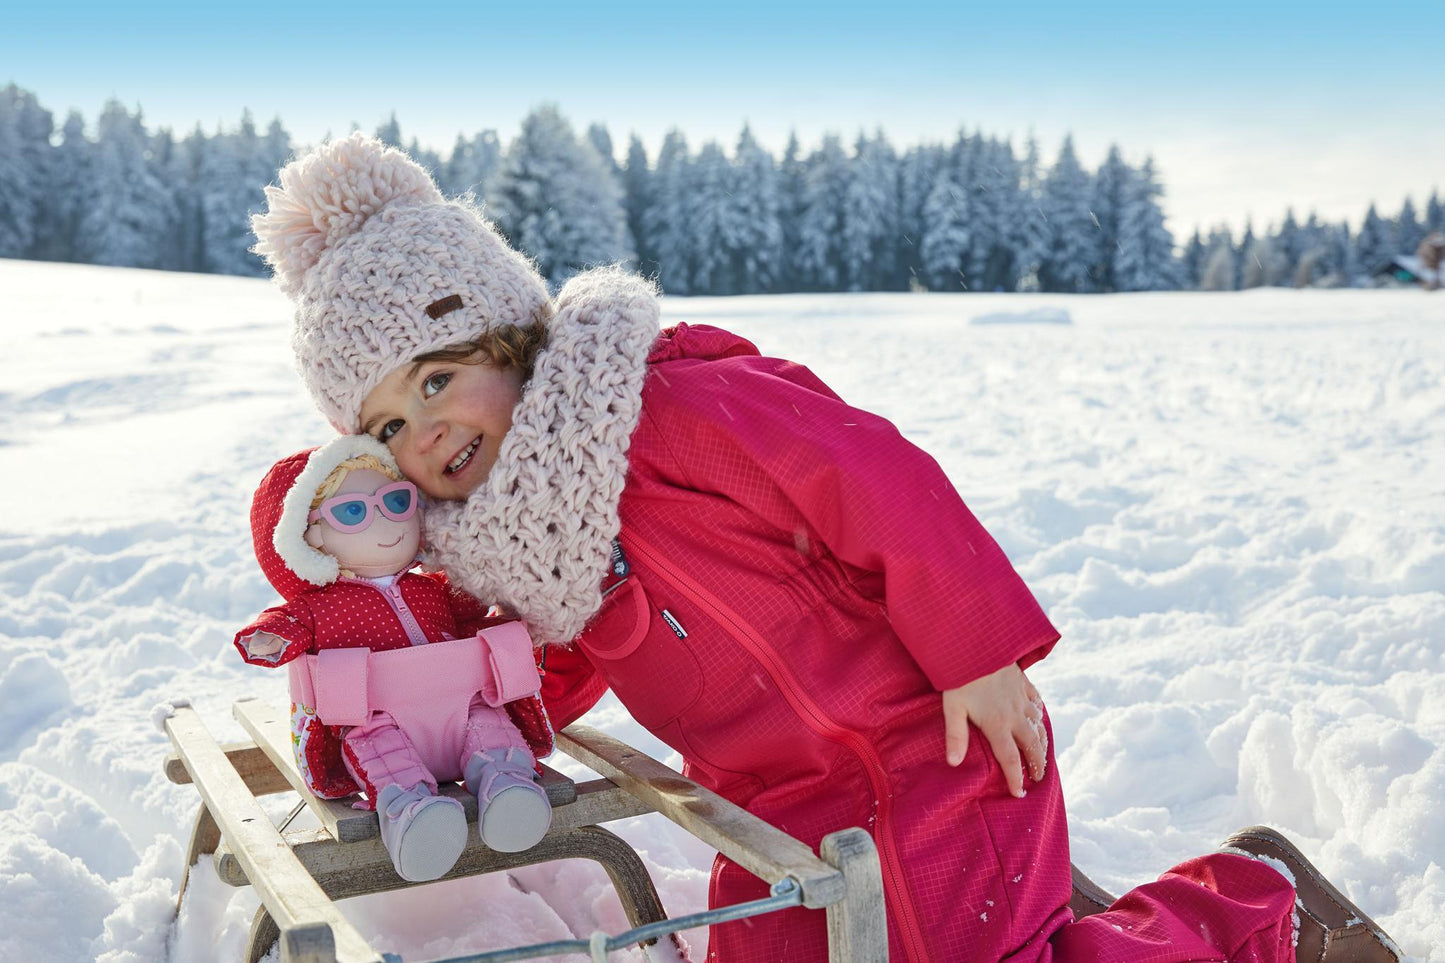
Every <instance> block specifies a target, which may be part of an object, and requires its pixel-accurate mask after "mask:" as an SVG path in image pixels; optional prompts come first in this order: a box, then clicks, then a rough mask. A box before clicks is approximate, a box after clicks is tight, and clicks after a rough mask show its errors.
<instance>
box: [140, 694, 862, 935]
mask: <svg viewBox="0 0 1445 963" xmlns="http://www.w3.org/2000/svg"><path fill="white" fill-rule="evenodd" d="M233 713H234V715H235V717H236V719H237V721H239V722H240V723H241V726H242V727H243V728H244V729H245V730H246V732H247V733H248V734H249V735H250V736H251V741H248V742H243V743H236V744H232V745H226V746H222V745H220V744H218V743H217V742H216V741H215V739H214V738H213V737H212V736H211V734H210V732H209V731H208V730H207V729H206V727H205V725H204V724H203V723H202V722H201V719H200V717H199V715H198V714H197V713H196V712H195V710H194V709H192V708H191V707H190V706H189V705H186V704H183V703H177V704H175V705H173V706H172V707H171V708H170V711H169V714H168V715H167V717H166V718H165V719H164V721H163V725H164V729H165V732H166V734H167V736H169V737H170V740H171V744H172V745H173V746H174V747H175V753H174V754H173V755H171V756H170V757H169V758H168V759H167V760H166V764H165V771H166V775H167V777H168V778H169V779H170V780H171V781H172V782H175V783H192V784H194V785H195V786H196V789H197V790H198V791H199V792H200V794H201V806H200V809H199V811H198V813H197V815H196V821H195V825H194V828H193V829H192V832H191V840H190V847H189V851H188V853H187V857H186V867H187V868H186V874H185V876H183V877H182V880H181V892H180V896H179V897H178V901H177V905H178V907H179V901H180V900H183V899H184V898H185V890H186V884H187V882H188V880H189V875H190V867H191V866H193V865H195V862H196V860H198V859H199V858H201V857H202V856H207V855H209V856H210V857H211V858H212V861H213V863H214V865H215V869H216V874H217V875H218V876H219V877H220V878H221V879H222V880H223V881H225V882H226V883H228V884H230V885H232V886H247V885H249V886H252V887H253V888H254V889H255V891H256V894H257V896H258V897H259V898H260V900H261V907H260V909H258V910H257V912H256V917H255V919H254V920H253V922H252V925H251V938H250V946H249V949H248V953H247V960H248V963H255V961H257V960H259V959H260V958H261V957H262V956H264V955H265V954H266V953H267V952H269V951H270V949H271V947H272V946H274V945H276V944H277V943H279V944H280V958H281V960H282V961H283V963H290V961H307V963H313V961H314V963H330V961H344V963H401V958H400V957H397V956H395V955H393V954H381V953H378V952H377V951H375V950H373V949H372V948H371V947H370V946H369V945H368V944H367V942H366V941H365V940H364V939H363V938H362V937H361V935H360V934H359V933H358V932H357V931H356V929H355V928H354V927H353V926H352V925H351V924H350V923H349V922H348V921H347V920H346V918H345V917H344V916H343V915H342V914H341V912H340V910H338V909H337V907H336V904H335V902H334V901H335V900H340V899H345V898H348V897H352V896H361V895H364V894H367V893H381V892H386V891H389V890H394V889H400V888H402V887H406V886H415V885H426V884H425V883H410V882H407V881H406V880H404V879H402V878H401V877H399V876H398V875H397V874H396V872H395V870H394V869H393V867H392V863H391V859H390V857H389V856H388V855H387V853H386V851H385V849H384V848H383V847H382V843H381V837H380V831H379V828H378V823H377V818H376V814H375V813H373V812H366V811H362V810H356V809H352V808H351V806H350V803H349V801H348V800H330V801H328V800H323V799H320V798H318V797H316V796H314V795H312V794H311V793H310V792H309V791H308V790H307V789H306V785H305V783H304V781H303V780H302V777H301V774H300V772H299V771H298V770H297V768H296V763H295V761H294V759H293V756H292V750H291V738H290V730H289V726H288V720H287V718H286V714H285V712H284V711H282V710H280V709H278V708H276V707H273V706H268V705H266V704H265V703H262V702H259V701H255V700H242V701H238V702H237V703H235V705H234V706H233ZM556 742H557V747H558V748H559V749H561V750H562V751H563V752H565V753H566V754H567V755H569V756H571V757H572V758H574V759H576V760H577V761H578V762H581V763H582V764H584V765H586V766H587V767H588V768H590V769H592V770H593V771H594V772H597V773H600V774H601V776H602V778H599V779H592V780H588V781H585V782H581V783H574V782H573V781H572V780H571V779H569V778H567V777H566V776H563V775H562V774H560V773H558V772H556V771H555V770H552V769H550V768H549V767H547V766H545V765H543V767H542V770H543V778H542V785H543V787H544V788H545V789H546V791H547V795H548V798H549V799H550V800H551V802H552V807H553V818H552V826H551V829H550V830H549V831H548V832H547V835H546V836H545V837H544V838H543V839H542V841H541V842H540V843H538V844H537V845H536V846H535V847H533V848H532V849H530V850H527V851H525V852H520V853H498V852H494V851H493V850H491V849H489V848H487V847H486V846H485V845H484V844H482V843H481V842H480V841H479V840H478V838H477V836H476V834H475V833H472V834H471V835H470V836H469V843H468V847H467V849H466V851H465V852H464V853H463V854H462V856H461V858H460V859H459V860H458V861H457V864H456V866H455V868H453V870H452V871H451V872H450V873H448V874H447V875H445V876H443V877H442V878H443V879H455V878H458V877H462V876H472V875H476V874H478V873H490V872H496V871H499V870H507V869H513V868H516V867H519V866H527V865H532V864H534V863H541V862H547V861H550V860H554V859H576V858H581V859H591V860H593V861H595V862H597V863H599V864H600V865H601V866H602V867H603V868H604V869H605V870H606V871H607V874H608V876H609V878H610V879H611V881H612V884H613V885H614V886H615V887H616V889H617V893H618V896H619V897H620V899H621V901H622V906H623V909H624V910H625V911H626V913H627V917H628V920H629V921H630V922H631V924H632V926H633V929H631V930H629V931H627V932H626V933H623V934H620V935H618V936H608V935H607V934H604V933H600V932H599V933H595V934H593V935H592V937H591V939H589V940H571V941H559V942H555V943H548V944H538V945H535V946H530V947H518V948H516V949H514V950H502V951H497V952H492V953H483V954H477V955H472V956H467V957H465V959H466V960H467V961H477V963H501V961H503V960H521V959H531V958H535V957H538V956H544V955H555V954H559V953H568V952H570V953H581V954H590V955H591V957H592V958H593V959H595V960H602V959H605V958H606V953H607V952H608V951H615V950H618V949H622V948H623V947H625V946H628V945H631V944H637V945H640V946H642V947H643V949H644V951H645V952H646V953H647V956H648V959H649V960H658V959H680V958H681V957H679V956H677V955H676V953H675V950H671V945H672V944H671V938H670V934H672V933H675V932H677V931H679V930H683V929H690V928H693V927H697V926H704V925H709V924H711V923H720V922H724V921H727V920H732V919H742V918H745V917H747V916H753V915H757V914H758V913H761V912H768V911H771V910H775V909H784V908H787V907H791V906H804V907H808V908H810V909H822V910H824V911H825V912H826V913H827V924H828V943H829V958H830V959H831V960H834V961H844V960H847V961H883V960H885V959H886V957H887V949H888V942H887V940H888V938H887V929H886V925H885V922H884V909H883V884H882V877H881V875H880V870H879V863H878V855H877V852H876V850H875V849H874V847H873V841H872V839H871V838H870V837H869V836H868V834H867V833H866V832H864V831H863V830H862V829H857V828H854V829H846V830H842V831H839V832H836V833H833V834H832V835H830V836H828V837H826V838H825V839H824V840H823V843H822V846H821V847H820V849H821V857H820V855H817V854H814V853H813V852H812V850H811V849H809V848H808V847H807V846H805V845H804V844H803V843H801V842H799V841H798V840H796V839H794V838H793V837H791V836H788V835H787V834H785V833H783V832H782V831H780V830H778V829H776V828H774V827H773V826H770V825H768V824H767V823H765V822H763V821H762V820H761V819H758V818H757V817H756V816H753V815H752V814H750V813H748V812H747V811H745V810H743V809H742V808H740V807H738V806H736V805H734V804H732V803H730V802H728V801H727V800H725V799H723V798H722V797H721V796H718V795H716V794H715V793H713V792H711V791H709V790H707V789H705V788H703V787H702V786H699V785H698V784H697V783H695V782H693V781H691V780H689V779H686V778H684V777H683V776H681V775H679V774H678V773H677V772H675V771H673V770H672V769H669V768H667V767H666V766H664V765H662V764H661V763H660V762H657V761H656V760H654V759H652V758H650V757H649V756H646V755H644V754H643V753H641V752H639V751H637V750H636V749H633V748H632V747H630V746H628V745H626V744H625V743H622V742H619V741H618V740H616V739H613V738H611V737H610V736H607V735H605V734H603V733H601V732H599V731H597V730H595V729H592V728H589V727H587V726H581V725H572V726H569V727H568V728H566V729H564V730H563V731H562V732H560V733H558V734H557V739H556ZM288 791H289V792H295V793H297V794H298V795H299V796H300V797H301V803H299V804H298V805H297V807H296V808H295V809H294V810H292V813H291V816H289V817H287V819H286V820H285V821H283V822H282V824H281V825H280V826H275V825H273V823H272V821H271V819H270V818H269V817H268V816H267V815H266V813H265V811H264V810H263V809H262V807H261V805H260V803H259V801H258V797H261V796H266V795H270V794H273V793H280V792H288ZM445 792H446V793H447V794H448V795H452V796H453V797H454V798H456V799H457V800H458V801H459V802H461V803H462V805H463V806H464V807H466V809H467V818H468V820H469V821H471V822H474V821H475V819H476V798H475V796H473V795H471V794H470V793H467V792H465V791H464V790H462V789H461V788H460V787H455V786H454V787H449V788H447V789H446V790H445ZM302 808H309V809H310V811H311V812H312V814H314V816H315V817H316V819H317V821H318V822H319V823H320V826H319V827H317V828H312V829H291V828H290V826H289V824H290V822H291V819H292V818H293V817H294V816H296V815H297V814H298V813H299V812H300V810H301V809H302ZM648 812H659V813H661V814H662V815H664V816H665V817H667V818H668V819H670V820H672V821H673V822H674V823H676V824H677V825H679V826H681V827H682V828H683V829H685V830H687V831H688V832H691V833H692V834H693V835H695V836H697V837H698V838H699V839H701V840H703V841H704V842H706V843H708V844H709V845H710V846H712V847H714V848H715V849H717V850H719V851H721V852H722V853H724V854H726V855H727V856H729V857H730V858H732V859H733V860H734V861H736V862H737V863H738V864H739V865H740V866H742V867H744V868H745V869H747V870H748V871H749V872H751V873H753V874H755V875H756V876H758V877H759V878H760V879H763V880H765V881H767V882H768V883H769V884H771V886H772V893H773V895H772V896H771V897H769V898H767V899H763V900H756V901H754V902H752V903H745V904H741V905H739V906H737V907H720V908H718V909H716V910H711V911H708V912H704V913H697V914H693V915H691V916H687V917H680V918H677V919H668V918H667V917H666V915H665V914H664V912H663V909H662V906H661V903H660V902H659V900H658V897H657V891H656V889H655V888H654V887H653V885H652V880H651V878H650V877H649V876H648V875H647V870H646V868H645V867H644V866H643V864H642V860H641V859H640V858H639V857H638V855H637V853H636V852H635V851H634V850H633V849H632V847H631V846H630V845H628V844H627V843H626V842H625V841H623V840H622V839H621V838H620V837H618V836H616V835H615V834H613V833H612V832H610V831H608V830H607V829H606V828H604V827H603V826H602V825H600V824H601V823H605V822H607V821H609V820H613V819H622V818H625V817H629V816H636V815H640V814H643V813H648ZM669 950H671V952H672V955H669V953H668V951H669Z"/></svg>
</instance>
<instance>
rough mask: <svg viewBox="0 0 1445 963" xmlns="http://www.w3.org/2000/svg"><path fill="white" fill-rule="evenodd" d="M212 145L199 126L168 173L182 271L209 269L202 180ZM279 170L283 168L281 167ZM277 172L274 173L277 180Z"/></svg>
mask: <svg viewBox="0 0 1445 963" xmlns="http://www.w3.org/2000/svg"><path fill="white" fill-rule="evenodd" d="M210 149H211V142H210V140H209V139H208V138H207V137H206V132H205V131H204V130H202V129H201V125H200V124H197V125H196V126H195V127H194V128H193V129H192V130H191V132H190V133H189V134H187V135H186V139H185V140H183V141H181V142H180V143H179V144H178V145H176V151H175V155H174V160H173V162H172V163H171V165H170V168H169V169H168V170H167V171H166V174H165V176H166V180H167V183H168V186H169V187H170V188H171V190H172V191H173V193H174V196H175V199H176V225H177V227H176V233H177V237H176V249H177V251H178V252H179V255H178V258H179V264H178V269H179V270H182V271H204V270H206V251H205V211H204V208H203V206H202V203H201V197H202V187H201V178H202V177H203V176H204V171H205V170H206V167H207V163H206V154H207V153H208V152H209V151H210ZM278 169H279V168H278ZM275 176H276V172H275V171H272V172H271V177H272V178H273V179H274V178H275Z"/></svg>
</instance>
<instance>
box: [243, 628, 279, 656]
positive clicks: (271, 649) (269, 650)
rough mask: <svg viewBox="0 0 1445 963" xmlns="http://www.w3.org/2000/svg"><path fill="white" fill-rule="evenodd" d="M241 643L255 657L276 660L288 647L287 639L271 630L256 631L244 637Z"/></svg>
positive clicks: (249, 654) (247, 652)
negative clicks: (272, 632) (273, 633)
mask: <svg viewBox="0 0 1445 963" xmlns="http://www.w3.org/2000/svg"><path fill="white" fill-rule="evenodd" d="M239 641H240V643H241V644H242V645H244V646H245V647H246V654H247V655H248V656H250V657H251V658H253V659H269V660H270V661H272V662H274V661H276V660H277V659H278V658H280V657H281V650H282V649H284V648H286V640H285V639H283V638H281V636H279V635H272V634H271V633H270V632H255V633H253V634H251V635H247V636H244V637H242V638H241V639H240V640H239Z"/></svg>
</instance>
